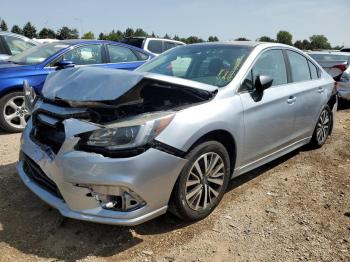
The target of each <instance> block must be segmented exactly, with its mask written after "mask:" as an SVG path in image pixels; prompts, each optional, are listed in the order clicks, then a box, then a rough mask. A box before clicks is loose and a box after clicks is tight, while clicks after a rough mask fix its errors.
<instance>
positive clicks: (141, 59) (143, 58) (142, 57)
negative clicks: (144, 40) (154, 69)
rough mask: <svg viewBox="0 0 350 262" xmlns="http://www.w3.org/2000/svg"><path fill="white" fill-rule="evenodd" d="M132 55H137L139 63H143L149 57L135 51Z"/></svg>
mask: <svg viewBox="0 0 350 262" xmlns="http://www.w3.org/2000/svg"><path fill="white" fill-rule="evenodd" d="M134 53H136V54H137V56H138V58H139V60H140V61H145V60H147V59H148V58H149V55H146V54H145V53H142V52H139V51H135V50H134Z"/></svg>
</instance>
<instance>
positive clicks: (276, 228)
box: [0, 107, 350, 261]
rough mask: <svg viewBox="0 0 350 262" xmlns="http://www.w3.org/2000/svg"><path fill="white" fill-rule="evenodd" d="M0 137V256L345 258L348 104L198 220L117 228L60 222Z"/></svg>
mask: <svg viewBox="0 0 350 262" xmlns="http://www.w3.org/2000/svg"><path fill="white" fill-rule="evenodd" d="M19 137H20V135H19V134H11V135H8V134H2V133H0V261H61V260H65V261H75V260H83V261H124V260H130V261H257V260H260V261H261V260H264V261H299V260H300V261H304V260H309V261H350V109H349V107H348V108H344V109H342V110H340V111H339V112H338V115H337V123H336V127H335V130H334V132H333V135H332V136H331V137H330V139H329V140H328V142H327V144H326V145H325V146H324V147H323V148H322V149H318V150H310V149H307V148H303V149H301V150H299V151H296V152H293V153H291V154H289V155H287V156H285V157H283V158H281V159H279V160H277V161H275V162H273V163H270V164H268V165H266V166H264V167H262V168H259V169H258V170H254V171H253V172H250V173H248V174H246V175H244V176H242V177H240V178H237V179H235V180H233V181H232V182H231V184H230V187H229V190H228V192H227V193H226V195H225V196H224V199H223V201H222V203H221V204H220V206H219V207H218V208H217V210H216V211H215V212H214V213H213V214H212V215H211V216H210V217H209V218H207V219H205V220H203V221H201V222H198V223H195V224H184V223H181V222H180V221H179V220H177V219H176V218H175V217H173V216H172V215H169V214H167V215H164V216H162V217H160V218H157V219H155V220H153V221H150V222H148V223H146V224H143V225H140V226H136V227H132V228H126V227H117V226H108V225H99V224H93V223H87V222H80V221H75V220H71V219H64V218H62V217H61V216H60V214H59V213H58V212H57V211H56V210H54V209H52V208H50V207H49V206H47V205H46V204H44V203H43V202H42V201H41V200H39V199H38V198H37V197H36V196H34V195H33V194H32V193H31V192H30V191H29V190H28V189H27V188H26V187H25V186H24V185H23V184H22V183H21V181H20V179H19V178H18V176H17V175H16V171H15V162H16V160H17V158H18V150H19Z"/></svg>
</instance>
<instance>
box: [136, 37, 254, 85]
mask: <svg viewBox="0 0 350 262" xmlns="http://www.w3.org/2000/svg"><path fill="white" fill-rule="evenodd" d="M250 51H251V47H247V46H236V45H229V44H228V45H220V44H218V45H192V46H190V45H188V46H181V47H178V48H174V49H171V50H169V51H168V52H166V53H164V54H162V55H160V56H158V57H157V58H155V59H153V60H151V61H150V62H148V63H146V64H145V65H143V66H141V67H139V68H138V69H137V71H142V72H152V73H157V74H162V75H168V76H174V77H181V78H185V79H189V80H193V81H197V82H201V83H205V84H209V85H214V86H217V87H223V86H226V85H227V84H228V83H230V82H231V81H232V79H233V78H234V77H235V76H236V73H237V72H238V70H239V68H240V66H241V64H242V63H243V61H244V60H245V58H246V57H247V56H248V55H249V53H250Z"/></svg>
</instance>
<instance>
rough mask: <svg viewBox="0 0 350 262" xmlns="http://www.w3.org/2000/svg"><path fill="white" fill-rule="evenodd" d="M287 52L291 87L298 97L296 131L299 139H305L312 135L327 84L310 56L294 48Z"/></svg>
mask: <svg viewBox="0 0 350 262" xmlns="http://www.w3.org/2000/svg"><path fill="white" fill-rule="evenodd" d="M286 54H287V57H288V62H289V65H290V69H291V81H292V83H291V85H290V88H291V89H292V90H293V91H294V92H295V97H296V99H297V101H296V105H297V106H296V118H295V127H294V128H295V130H294V132H295V134H296V135H297V139H303V138H306V137H309V136H312V133H313V130H314V128H315V124H316V121H317V118H318V114H319V112H320V110H321V106H322V104H323V103H324V99H325V96H326V92H325V86H323V81H322V80H321V79H320V78H319V72H318V68H317V66H316V65H314V64H313V63H312V62H311V61H310V60H309V59H308V58H306V57H305V56H304V55H302V54H301V53H299V52H296V51H292V50H286Z"/></svg>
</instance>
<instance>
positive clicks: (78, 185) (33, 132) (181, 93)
mask: <svg viewBox="0 0 350 262" xmlns="http://www.w3.org/2000/svg"><path fill="white" fill-rule="evenodd" d="M178 64H181V70H179V69H178V68H179V67H177V66H176V65H178ZM174 68H176V69H175V70H174ZM67 79H70V81H67ZM96 83H99V84H98V85H97V84H96ZM116 83H118V84H117V85H116ZM72 87H74V88H72ZM29 93H30V92H29ZM42 95H43V98H39V99H38V100H37V101H36V102H35V103H33V104H32V106H33V108H34V110H33V114H32V117H31V119H30V120H29V122H28V125H27V127H26V129H25V130H24V132H23V139H22V145H21V158H20V159H21V160H20V161H19V163H18V165H17V170H18V173H19V175H20V177H21V179H22V180H23V182H24V183H25V184H26V185H27V186H28V187H29V188H30V189H31V190H32V191H33V192H34V193H35V194H37V195H38V196H39V197H41V198H42V199H44V200H45V201H46V202H47V203H49V204H50V205H51V206H53V207H56V208H57V209H58V210H59V211H60V212H61V214H63V215H64V216H68V217H72V218H75V219H82V220H88V221H94V222H100V223H109V224H117V225H135V224H139V223H142V222H145V221H147V220H149V219H152V218H154V217H156V216H159V215H161V214H163V213H165V212H166V211H167V210H168V209H169V210H170V211H172V212H173V213H174V214H176V215H177V216H179V217H180V218H182V219H183V220H187V221H196V220H199V219H202V218H204V217H206V216H208V215H209V214H210V213H211V212H212V211H213V210H214V208H215V207H216V206H217V205H218V204H219V202H220V200H221V198H222V196H223V194H224V193H225V190H226V188H227V185H228V181H229V180H230V179H231V178H233V177H236V176H238V175H241V174H244V173H245V172H247V171H249V170H252V169H254V168H256V167H258V166H261V165H263V164H265V163H267V162H269V161H272V160H273V159H276V158H278V157H280V156H282V155H284V154H287V153H289V152H291V151H293V150H295V149H296V148H298V147H301V146H303V145H305V144H311V145H312V146H314V147H321V146H322V145H323V144H324V143H325V142H326V139H327V137H328V135H329V134H330V132H331V130H332V126H333V115H334V113H335V111H336V109H337V97H336V90H335V85H334V80H333V79H332V78H331V77H330V76H329V75H328V74H327V73H326V72H325V71H324V70H323V69H322V68H320V67H319V65H318V64H317V63H316V62H315V61H314V60H313V59H312V58H310V57H309V56H307V55H305V54H304V53H303V52H302V51H300V50H298V49H296V48H293V47H291V46H287V45H282V44H275V43H252V42H234V43H211V44H209V43H205V44H195V45H188V46H182V47H178V48H175V49H173V50H170V51H168V52H166V53H164V54H162V55H160V56H159V57H157V58H155V59H154V60H152V61H150V62H148V63H146V64H145V65H143V66H141V67H140V68H138V69H137V70H135V71H132V72H127V71H121V70H107V69H100V68H94V67H88V68H74V69H69V70H62V71H59V72H57V73H54V74H51V75H50V76H49V77H48V79H47V81H46V82H45V86H44V88H43V91H42ZM48 133H49V134H50V136H47V134H48ZM62 199H64V201H62ZM19 208H20V207H19Z"/></svg>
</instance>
